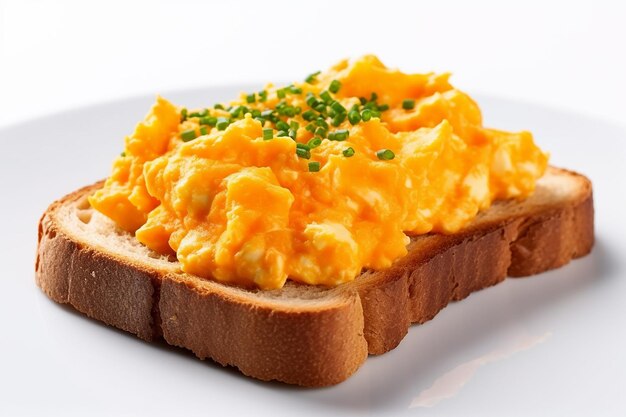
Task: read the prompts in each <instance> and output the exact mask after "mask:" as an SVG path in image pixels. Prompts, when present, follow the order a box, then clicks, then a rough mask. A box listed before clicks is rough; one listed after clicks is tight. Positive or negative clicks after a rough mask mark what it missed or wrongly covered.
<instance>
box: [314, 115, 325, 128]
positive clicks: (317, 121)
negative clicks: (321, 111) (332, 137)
mask: <svg viewBox="0 0 626 417" xmlns="http://www.w3.org/2000/svg"><path fill="white" fill-rule="evenodd" d="M315 124H316V125H318V126H321V127H323V128H324V129H328V123H326V120H324V118H323V117H318V118H317V119H315Z"/></svg>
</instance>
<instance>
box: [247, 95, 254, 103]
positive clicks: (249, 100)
mask: <svg viewBox="0 0 626 417" xmlns="http://www.w3.org/2000/svg"><path fill="white" fill-rule="evenodd" d="M255 101H256V94H254V93H250V94H248V95H247V96H246V102H247V103H254V102H255Z"/></svg>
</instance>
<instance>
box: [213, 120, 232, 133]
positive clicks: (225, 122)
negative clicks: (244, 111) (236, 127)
mask: <svg viewBox="0 0 626 417" xmlns="http://www.w3.org/2000/svg"><path fill="white" fill-rule="evenodd" d="M229 124H230V120H229V119H227V118H226V117H218V118H217V123H216V124H215V127H217V130H224V129H226V128H227V127H228V125H229Z"/></svg>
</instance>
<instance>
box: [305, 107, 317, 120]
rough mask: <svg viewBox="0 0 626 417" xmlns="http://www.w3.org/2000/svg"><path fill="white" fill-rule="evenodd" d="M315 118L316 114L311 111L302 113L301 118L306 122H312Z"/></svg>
mask: <svg viewBox="0 0 626 417" xmlns="http://www.w3.org/2000/svg"><path fill="white" fill-rule="evenodd" d="M316 117H317V113H315V112H314V111H313V110H307V111H305V112H304V113H302V118H303V119H304V120H306V121H307V122H310V121H312V120H314V119H315V118H316Z"/></svg>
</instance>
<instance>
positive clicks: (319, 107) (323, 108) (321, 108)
mask: <svg viewBox="0 0 626 417" xmlns="http://www.w3.org/2000/svg"><path fill="white" fill-rule="evenodd" d="M313 109H315V110H316V111H317V112H319V113H324V112H325V111H326V105H325V104H324V103H317V104H316V105H315V106H313Z"/></svg>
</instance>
